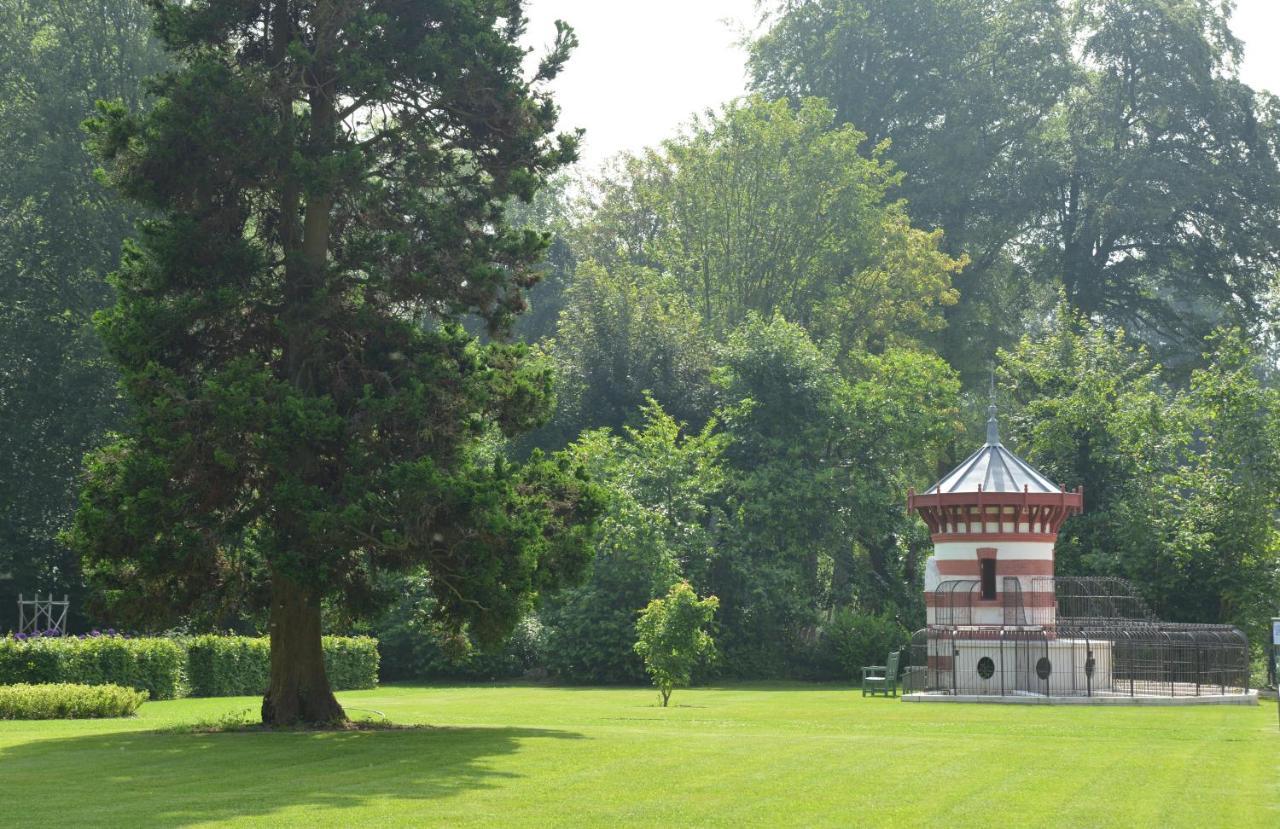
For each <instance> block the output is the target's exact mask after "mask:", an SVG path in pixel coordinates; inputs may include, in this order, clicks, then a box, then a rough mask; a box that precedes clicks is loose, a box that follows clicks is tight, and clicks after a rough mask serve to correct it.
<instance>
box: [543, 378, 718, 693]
mask: <svg viewBox="0 0 1280 829" xmlns="http://www.w3.org/2000/svg"><path fill="white" fill-rule="evenodd" d="M642 411H643V417H644V420H643V424H642V425H641V426H640V427H637V428H627V429H625V430H623V433H622V434H621V435H618V434H613V433H610V432H609V431H608V430H604V429H599V430H594V431H591V432H587V433H586V434H584V435H583V436H582V437H581V438H580V439H579V440H578V441H576V442H575V443H574V444H573V446H572V448H571V450H570V451H571V453H572V454H573V456H574V458H575V459H576V460H577V461H578V462H580V463H582V464H583V466H584V467H585V468H586V469H587V470H588V471H590V473H591V476H592V480H593V481H594V482H596V483H598V484H599V485H600V486H601V487H603V488H604V489H605V490H606V491H607V492H608V493H609V494H610V500H609V507H608V509H607V510H606V512H605V515H604V517H603V519H602V521H601V526H600V533H599V536H598V541H597V542H596V550H595V556H594V557H593V560H592V566H591V575H590V577H589V578H588V579H587V580H586V582H585V583H584V584H583V585H582V586H580V587H574V588H570V589H567V590H563V591H561V592H560V593H559V594H558V595H556V596H555V597H553V598H552V599H550V600H549V601H548V602H547V604H546V607H545V608H544V609H543V611H542V613H541V616H542V619H543V621H544V622H545V623H546V627H547V643H548V648H547V668H548V669H549V670H551V671H552V672H553V673H554V674H556V675H557V676H559V677H561V678H564V679H569V680H572V681H576V682H635V681H638V680H641V679H643V677H644V672H643V663H642V661H641V660H640V659H638V657H637V656H636V653H635V650H634V648H633V645H634V643H635V618H636V613H638V612H639V611H640V610H641V609H642V608H644V607H645V605H647V604H648V603H649V601H650V600H652V599H654V598H657V597H658V596H661V595H663V594H664V593H666V592H667V590H668V588H670V587H671V585H672V584H674V583H675V582H677V581H679V580H680V579H681V578H684V579H687V580H692V581H693V582H694V583H695V584H702V583H705V582H706V578H707V573H708V570H709V568H710V567H711V562H712V558H713V557H714V555H715V551H716V549H717V545H716V540H717V539H716V531H717V528H718V526H720V525H722V524H723V515H722V502H721V495H722V492H723V489H724V486H725V470H724V467H723V461H722V455H723V452H724V447H725V444H726V437H725V435H723V434H722V433H720V432H718V431H717V430H716V428H715V424H714V422H713V423H710V424H708V425H707V426H706V427H704V428H703V429H702V430H701V431H700V432H695V433H692V434H683V433H682V432H683V430H682V427H681V425H680V424H679V423H677V422H676V421H675V420H674V419H673V418H672V417H671V416H670V415H668V414H667V413H666V412H664V411H663V410H662V408H661V407H660V406H658V404H657V403H656V402H654V401H653V400H652V399H650V401H649V402H648V403H646V404H645V406H644V408H643V410H642Z"/></svg>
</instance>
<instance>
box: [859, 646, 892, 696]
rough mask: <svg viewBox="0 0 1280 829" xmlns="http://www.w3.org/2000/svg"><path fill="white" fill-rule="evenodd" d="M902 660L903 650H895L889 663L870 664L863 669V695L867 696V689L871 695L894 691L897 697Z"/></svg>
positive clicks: (886, 693)
mask: <svg viewBox="0 0 1280 829" xmlns="http://www.w3.org/2000/svg"><path fill="white" fill-rule="evenodd" d="M901 661H902V651H894V652H893V653H891V654H889V664H887V665H868V666H867V667H865V668H863V669H862V695H863V696H864V697H865V696H866V695H867V691H868V690H870V691H871V696H875V695H876V694H877V693H879V694H884V695H885V696H886V697H887V696H889V692H890V691H892V692H893V695H894V696H895V697H896V696H897V695H898V663H899V662H901Z"/></svg>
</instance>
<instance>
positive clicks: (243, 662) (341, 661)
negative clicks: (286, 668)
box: [186, 635, 378, 697]
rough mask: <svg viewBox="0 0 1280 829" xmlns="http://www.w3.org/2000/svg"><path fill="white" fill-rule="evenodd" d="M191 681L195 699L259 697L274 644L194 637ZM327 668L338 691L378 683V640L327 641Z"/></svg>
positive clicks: (190, 650) (335, 638)
mask: <svg viewBox="0 0 1280 829" xmlns="http://www.w3.org/2000/svg"><path fill="white" fill-rule="evenodd" d="M186 644H187V672H188V673H187V677H188V681H189V682H190V684H191V696H193V697H235V696H247V695H251V694H261V693H262V692H263V691H265V690H266V688H267V680H268V678H269V677H270V673H271V643H270V641H269V640H267V639H265V638H264V639H252V638H249V637H245V636H212V635H209V636H196V637H194V638H192V639H188V640H186ZM324 665H325V670H326V671H327V672H328V674H329V683H330V684H331V685H332V686H333V690H335V691H352V690H356V689H359V688H373V687H376V686H377V684H378V640H377V639H373V638H371V637H369V636H326V637H324Z"/></svg>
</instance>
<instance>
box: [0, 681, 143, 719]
mask: <svg viewBox="0 0 1280 829" xmlns="http://www.w3.org/2000/svg"><path fill="white" fill-rule="evenodd" d="M146 700H147V695H146V694H144V693H143V692H141V691H135V690H134V689H132V688H121V687H120V686H119V685H72V684H70V683H65V682H62V683H56V684H45V685H27V684H21V685H0V720H84V719H97V718H99V717H129V716H132V715H133V713H134V712H135V711H137V710H138V706H140V705H142V703H144V702H146Z"/></svg>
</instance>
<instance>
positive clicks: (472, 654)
mask: <svg viewBox="0 0 1280 829" xmlns="http://www.w3.org/2000/svg"><path fill="white" fill-rule="evenodd" d="M394 589H396V590H397V591H398V592H399V593H400V598H399V599H397V601H396V602H395V604H393V605H392V606H391V607H390V608H388V609H387V611H386V612H385V613H384V614H383V615H382V616H381V618H379V619H377V620H376V621H375V622H373V623H372V624H371V628H372V630H374V631H375V632H376V633H377V636H378V652H379V655H380V657H381V662H380V668H379V669H380V673H381V676H382V678H383V679H386V680H391V681H395V680H407V679H418V680H422V679H465V680H496V679H509V678H512V677H518V676H520V675H521V674H523V673H525V672H526V671H530V670H535V669H539V668H541V667H542V664H543V663H542V659H543V647H542V645H543V632H542V627H541V625H540V624H539V622H538V620H537V618H536V617H535V616H532V615H530V616H526V617H525V618H524V619H522V620H521V621H520V622H519V623H518V624H517V625H516V627H515V630H514V631H512V634H511V636H510V638H509V639H507V640H506V641H505V642H502V643H500V644H498V645H489V646H484V645H482V644H481V643H479V642H477V641H476V640H475V638H474V637H472V636H470V635H469V633H468V631H466V630H465V629H464V630H461V631H458V630H452V629H450V628H449V626H447V625H443V624H441V623H440V622H439V621H438V611H437V605H438V602H437V601H436V598H435V596H434V595H433V594H432V592H431V584H430V580H429V579H428V578H427V577H426V576H425V575H422V574H414V575H410V576H406V577H402V578H399V579H397V580H396V584H395V587H394Z"/></svg>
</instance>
